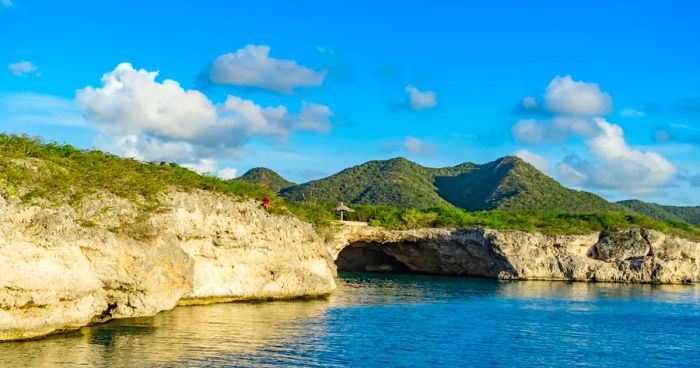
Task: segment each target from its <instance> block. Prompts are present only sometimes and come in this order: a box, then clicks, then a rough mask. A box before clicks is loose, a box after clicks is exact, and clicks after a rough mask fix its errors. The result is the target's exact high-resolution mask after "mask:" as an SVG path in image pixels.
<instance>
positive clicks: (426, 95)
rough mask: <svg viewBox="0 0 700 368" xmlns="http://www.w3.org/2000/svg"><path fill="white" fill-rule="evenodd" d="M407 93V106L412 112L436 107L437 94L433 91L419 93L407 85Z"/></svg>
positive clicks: (419, 91)
mask: <svg viewBox="0 0 700 368" xmlns="http://www.w3.org/2000/svg"><path fill="white" fill-rule="evenodd" d="M405 91H406V93H408V104H409V106H411V108H412V109H413V110H424V109H430V108H433V107H435V105H437V93H435V91H421V90H419V89H418V88H416V87H415V86H413V85H411V84H409V85H407V86H406V88H405Z"/></svg>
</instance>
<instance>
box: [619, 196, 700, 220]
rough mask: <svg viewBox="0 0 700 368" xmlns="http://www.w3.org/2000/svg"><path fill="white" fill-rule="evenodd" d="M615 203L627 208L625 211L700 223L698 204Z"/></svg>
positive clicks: (662, 218) (699, 207)
mask: <svg viewBox="0 0 700 368" xmlns="http://www.w3.org/2000/svg"><path fill="white" fill-rule="evenodd" d="M617 204H618V205H620V206H622V207H624V208H625V209H627V212H633V213H638V214H641V215H646V216H649V217H652V218H655V219H658V220H673V221H684V222H687V223H689V224H693V225H700V206H695V207H684V206H665V205H661V204H656V203H647V202H642V201H639V200H627V201H620V202H617Z"/></svg>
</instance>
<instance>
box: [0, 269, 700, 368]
mask: <svg viewBox="0 0 700 368" xmlns="http://www.w3.org/2000/svg"><path fill="white" fill-rule="evenodd" d="M341 276H342V278H341V280H340V287H339V290H338V292H337V293H336V294H335V295H333V296H332V297H331V298H329V299H328V300H313V301H294V302H271V303H232V304H218V305H210V306H195V307H179V308H176V309H174V310H172V311H168V312H163V313H160V314H158V315H157V316H155V317H150V318H137V319H127V320H119V321H113V322H110V323H107V324H104V325H99V326H93V327H89V328H83V329H81V330H80V331H77V332H73V333H68V334H63V335H56V336H52V337H50V338H47V339H43V340H38V341H27V342H19V343H6V344H0V365H2V364H6V365H8V366H27V367H39V366H46V367H53V366H59V365H60V366H94V367H142V366H156V367H158V366H163V367H172V366H187V367H190V366H214V367H229V366H230V367H238V366H250V367H267V366H269V367H273V366H329V367H347V366H350V367H443V366H468V367H475V366H486V367H489V366H492V367H542V366H552V367H554V366H557V367H559V366H583V367H588V366H590V367H599V366H616V367H620V366H627V367H638V366H646V367H667V366H673V367H681V366H687V367H698V366H700V287H696V286H650V285H624V284H600V283H569V282H543V281H542V282H536V281H528V282H503V281H501V282H499V281H495V280H484V279H473V278H457V277H434V276H419V275H381V274H351V273H347V274H342V275H341Z"/></svg>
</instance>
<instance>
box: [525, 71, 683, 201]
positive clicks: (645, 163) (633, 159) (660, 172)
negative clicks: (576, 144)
mask: <svg viewBox="0 0 700 368" xmlns="http://www.w3.org/2000/svg"><path fill="white" fill-rule="evenodd" d="M526 99H527V97H526ZM534 102H536V101H534ZM522 105H523V107H525V105H526V102H525V100H523V102H522ZM544 106H545V108H546V112H548V113H550V114H551V117H550V118H547V119H523V120H520V121H518V122H517V123H516V124H515V125H514V126H513V128H512V133H513V135H514V136H515V137H516V138H517V139H518V140H519V141H522V142H527V143H544V142H564V141H566V140H567V138H569V137H570V136H576V137H582V138H584V139H585V142H586V146H587V148H588V154H589V155H590V160H586V159H582V158H581V157H579V156H578V155H576V154H571V155H569V156H567V157H566V158H564V160H563V161H562V162H560V163H559V164H558V165H557V171H558V174H559V176H560V177H561V178H563V179H564V180H565V181H567V182H569V183H570V184H573V185H575V186H577V187H588V188H597V189H610V190H617V191H621V192H624V193H640V194H645V193H652V192H654V191H657V190H658V189H659V188H661V187H663V186H665V185H667V184H668V183H670V182H671V181H672V180H673V179H674V178H675V176H676V168H675V167H674V166H673V164H671V162H669V161H668V160H666V159H665V158H664V157H663V156H662V155H660V154H658V153H656V152H651V151H642V150H640V149H635V148H632V147H630V146H629V145H628V144H627V142H626V141H625V137H624V133H623V131H622V128H621V127H620V126H618V125H615V124H611V123H609V122H607V121H606V120H604V119H602V118H601V116H603V115H605V114H607V113H608V112H610V111H611V109H612V98H611V97H610V95H609V94H608V93H606V92H603V91H601V90H600V87H598V85H597V84H595V83H587V82H581V81H574V80H573V79H572V78H571V76H568V75H567V76H564V77H556V78H554V79H553V80H552V81H551V82H550V84H549V86H548V87H547V89H546V91H545V94H544ZM622 114H623V115H625V116H642V115H641V114H643V113H641V112H639V111H636V110H631V109H625V110H623V112H622ZM663 134H664V133H663V132H662V133H658V132H657V138H659V139H664V138H666V139H668V137H666V136H664V135H663ZM520 152H521V153H522V154H521V155H519V156H522V158H523V159H525V160H526V161H530V162H533V163H534V162H535V159H536V158H533V157H530V159H527V158H525V157H527V155H526V154H525V153H524V152H522V151H520ZM541 164H544V163H543V162H542V163H541Z"/></svg>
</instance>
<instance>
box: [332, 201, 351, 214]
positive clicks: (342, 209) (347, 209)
mask: <svg viewBox="0 0 700 368" xmlns="http://www.w3.org/2000/svg"><path fill="white" fill-rule="evenodd" d="M335 212H355V210H353V209H352V208H350V207H348V206H346V205H344V204H343V202H340V203H338V207H336V208H335Z"/></svg>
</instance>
